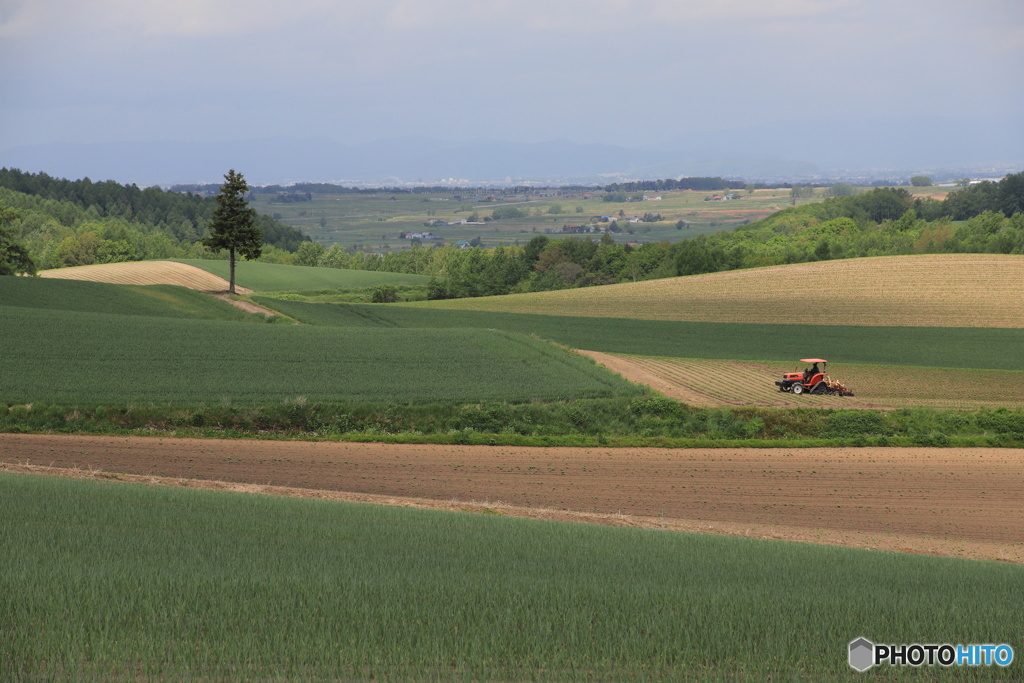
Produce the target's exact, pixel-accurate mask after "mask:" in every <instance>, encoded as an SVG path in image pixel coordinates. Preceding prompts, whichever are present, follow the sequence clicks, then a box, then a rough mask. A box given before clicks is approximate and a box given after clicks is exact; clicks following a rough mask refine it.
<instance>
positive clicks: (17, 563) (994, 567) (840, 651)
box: [0, 474, 1024, 680]
mask: <svg viewBox="0 0 1024 683" xmlns="http://www.w3.org/2000/svg"><path fill="white" fill-rule="evenodd" d="M0 516H2V518H3V519H4V520H5V530H6V533H4V534H2V535H0V631H2V633H3V634H4V641H3V642H4V656H3V657H2V658H0V678H3V679H5V680H18V679H49V678H83V679H111V678H116V679H126V678H132V679H137V678H147V679H149V678H158V679H168V678H173V679H184V678H188V679H191V678H204V679H222V678H230V679H245V678H257V679H269V678H301V679H305V680H312V679H328V678H330V679H337V678H341V679H352V678H374V679H381V678H384V679H390V678H403V679H426V678H430V679H437V678H444V679H501V680H513V679H514V680H521V679H533V678H544V679H559V680H567V679H577V678H579V679H588V680H593V679H598V680H611V679H617V678H623V677H628V678H634V677H635V676H636V675H637V673H638V672H642V673H643V676H644V677H645V678H653V679H674V680H681V679H690V680H696V679H707V678H709V677H710V678H727V679H736V678H743V679H748V678H756V679H759V680H767V679H769V678H770V679H776V678H791V677H792V676H793V675H794V674H796V675H799V676H801V677H802V678H805V679H808V680H833V679H836V678H838V677H840V676H844V675H846V674H848V672H849V669H848V668H847V664H846V653H847V649H846V648H847V643H849V641H850V640H852V639H853V638H854V637H856V636H865V637H867V638H869V639H871V640H873V641H875V642H888V641H889V640H892V639H894V638H898V639H899V640H900V641H901V642H902V641H906V642H939V643H943V642H951V643H968V642H993V643H1001V642H1013V641H1012V639H1013V638H1015V637H1016V634H1018V633H1020V632H1021V629H1022V628H1024V616H1022V613H1021V611H1020V609H1019V608H1018V607H1019V600H1018V599H1017V598H1018V596H1019V595H1020V593H1021V591H1022V590H1024V569H1022V568H1021V567H1019V566H1015V565H1007V564H1002V563H995V562H991V563H986V562H977V561H965V560H956V559H948V558H938V557H926V556H913V555H905V554H897V553H885V552H871V551H863V550H853V549H846V548H835V547H825V546H813V545H807V544H796V543H782V542H777V541H763V540H751V539H743V538H735V537H717V536H711V535H689V534H681V533H678V534H677V533H664V532H659V531H646V530H635V529H626V528H611V527H594V526H589V525H580V524H568V523H553V522H540V521H535V520H522V519H509V518H503V517H499V516H489V515H470V514H465V513H462V514H460V513H451V512H439V511H429V510H414V509H404V508H388V507H379V506H371V505H353V504H343V503H333V502H325V501H316V500H299V499H281V498H276V497H271V496H258V495H247V494H228V493H221V492H214V491H194V490H193V491H190V490H179V489H165V488H159V487H151V486H143V485H135V484H122V483H112V482H90V481H73V480H65V479H55V478H44V477H36V476H29V475H12V474H0ZM893 634H896V635H893ZM887 639H888V640H887ZM965 669H966V667H965ZM993 669H994V667H993ZM957 673H958V674H960V675H964V676H968V677H980V678H985V677H998V676H999V675H1005V674H1006V673H1007V672H1006V671H1002V670H997V671H992V670H990V669H987V668H986V667H977V668H975V669H974V670H970V671H959V672H957Z"/></svg>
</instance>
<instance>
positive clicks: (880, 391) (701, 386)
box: [581, 351, 1024, 410]
mask: <svg viewBox="0 0 1024 683" xmlns="http://www.w3.org/2000/svg"><path fill="white" fill-rule="evenodd" d="M581 353H583V354H584V355H587V356H589V357H591V358H594V359H595V360H596V361H597V362H598V363H601V364H602V365H604V366H605V367H608V368H610V369H612V370H614V371H615V372H618V373H620V374H621V375H622V376H623V377H625V378H626V379H628V380H630V381H633V382H638V383H642V384H647V385H648V386H651V387H652V388H654V389H656V390H658V391H660V392H661V393H663V394H665V395H666V396H670V397H673V398H678V399H680V400H683V401H687V402H691V403H695V404H697V405H706V406H761V407H780V408H809V407H813V408H836V409H839V408H858V409H878V408H882V409H892V408H918V407H925V408H936V409H941V410H977V409H979V408H987V409H999V408H1010V409H1013V410H1022V409H1024V372H1014V371H1008V370H964V369H961V368H926V367H900V366H892V365H861V364H855V363H842V364H837V363H833V364H832V365H831V366H830V367H829V368H828V370H829V376H830V377H831V378H832V379H835V380H839V381H840V382H843V383H844V384H845V385H846V386H847V387H848V388H849V389H851V390H852V391H854V396H852V397H849V396H811V395H802V396H795V395H793V394H791V393H786V392H782V391H779V389H778V387H777V386H775V380H778V379H781V378H782V373H784V372H794V371H799V370H802V369H803V366H804V365H806V363H805V364H803V365H800V364H793V363H788V364H787V363H765V362H758V361H738V360H708V359H687V358H659V357H648V356H630V355H624V354H622V355H612V354H601V353H591V352H586V351H582V352H581Z"/></svg>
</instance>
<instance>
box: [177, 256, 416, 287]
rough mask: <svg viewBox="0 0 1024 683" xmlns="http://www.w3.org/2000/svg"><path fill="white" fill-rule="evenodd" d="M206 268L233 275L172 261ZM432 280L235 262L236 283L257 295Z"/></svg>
mask: <svg viewBox="0 0 1024 683" xmlns="http://www.w3.org/2000/svg"><path fill="white" fill-rule="evenodd" d="M171 260H175V261H177V262H178V263H187V264H188V265H190V266H195V267H196V268H202V269H203V270H205V271H207V272H208V273H213V274H214V275H216V276H218V277H222V278H224V279H225V280H226V279H228V276H229V275H230V273H229V272H228V271H229V264H228V262H227V261H219V260H218V261H213V260H205V259H171ZM429 281H430V278H429V277H427V276H425V275H413V274H411V273H383V272H378V271H372V270H344V269H341V268H313V267H310V266H285V265H281V264H278V263H260V262H259V261H244V260H239V261H237V262H236V263H235V283H236V284H238V285H240V286H242V287H248V288H249V289H251V290H253V291H256V292H280V291H287V290H323V289H351V288H356V287H376V286H377V285H384V284H388V285H425V284H427V282H429Z"/></svg>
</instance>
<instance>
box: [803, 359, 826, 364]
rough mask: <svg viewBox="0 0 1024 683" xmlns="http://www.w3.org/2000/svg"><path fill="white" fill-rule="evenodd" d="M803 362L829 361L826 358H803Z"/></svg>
mask: <svg viewBox="0 0 1024 683" xmlns="http://www.w3.org/2000/svg"><path fill="white" fill-rule="evenodd" d="M800 362H801V363H827V362H828V361H827V360H825V359H824V358H801V359H800Z"/></svg>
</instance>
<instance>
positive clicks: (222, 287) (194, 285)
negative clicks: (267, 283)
mask: <svg viewBox="0 0 1024 683" xmlns="http://www.w3.org/2000/svg"><path fill="white" fill-rule="evenodd" d="M39 276H40V277H48V278H58V279H64V280H88V281H90V282H109V283H111V284H115V285H180V286H182V287H188V288H189V289H198V290H200V291H204V292H223V291H226V290H227V288H228V281H227V280H225V279H224V278H221V277H217V276H216V275H213V274H212V273H208V272H206V271H205V270H202V269H201V268H196V267H195V266H190V265H186V264H184V263H175V262H173V261H131V262H128V263H103V264H97V265H93V266H74V267H72V268H55V269H53V270H44V271H41V272H40V273H39ZM235 290H236V291H237V292H238V293H240V294H249V293H251V292H252V290H251V289H246V288H245V287H239V286H238V285H235Z"/></svg>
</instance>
